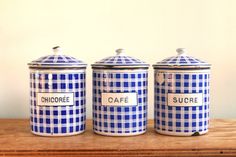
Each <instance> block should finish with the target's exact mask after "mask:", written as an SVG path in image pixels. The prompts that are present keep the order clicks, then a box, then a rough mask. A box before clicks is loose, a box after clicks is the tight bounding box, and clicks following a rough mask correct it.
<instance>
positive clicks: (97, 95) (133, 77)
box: [93, 69, 148, 136]
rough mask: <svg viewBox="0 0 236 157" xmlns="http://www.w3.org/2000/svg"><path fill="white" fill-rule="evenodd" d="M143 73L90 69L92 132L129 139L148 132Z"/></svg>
mask: <svg viewBox="0 0 236 157" xmlns="http://www.w3.org/2000/svg"><path fill="white" fill-rule="evenodd" d="M147 86H148V72H147V70H146V69H126V70H122V69H120V70H118V69H93V129H94V132H96V133H98V134H102V135H108V136H131V135H138V134H142V133H144V132H145V131H146V129H147V92H148V88H147Z"/></svg>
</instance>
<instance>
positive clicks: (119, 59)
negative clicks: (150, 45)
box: [92, 49, 149, 68]
mask: <svg viewBox="0 0 236 157" xmlns="http://www.w3.org/2000/svg"><path fill="white" fill-rule="evenodd" d="M92 67H93V68H95V67H97V68H101V67H110V68H111V67H112V68H122V67H123V68H124V67H127V68H134V67H137V68H138V67H149V64H147V63H146V62H144V61H141V60H139V59H137V58H134V57H130V56H127V55H125V51H124V49H117V50H116V55H115V56H110V57H106V58H104V59H102V60H100V61H97V62H95V64H92Z"/></svg>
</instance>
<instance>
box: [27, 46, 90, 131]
mask: <svg viewBox="0 0 236 157" xmlns="http://www.w3.org/2000/svg"><path fill="white" fill-rule="evenodd" d="M53 51H54V54H53V55H48V56H44V57H41V58H39V59H37V60H34V61H32V62H31V63H29V64H28V65H29V69H30V125H31V131H32V133H34V134H37V135H41V136H68V135H75V134H79V133H82V132H84V130H85V120H86V108H85V107H86V106H85V105H86V97H85V77H86V76H85V69H86V64H85V63H84V62H82V61H80V60H77V59H75V58H73V57H70V56H66V55H62V54H61V49H60V47H58V46H57V47H54V48H53Z"/></svg>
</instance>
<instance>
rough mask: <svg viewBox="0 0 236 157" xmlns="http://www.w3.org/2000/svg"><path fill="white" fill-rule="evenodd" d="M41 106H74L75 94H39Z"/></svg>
mask: <svg viewBox="0 0 236 157" xmlns="http://www.w3.org/2000/svg"><path fill="white" fill-rule="evenodd" d="M37 105H39V106H69V105H74V93H37Z"/></svg>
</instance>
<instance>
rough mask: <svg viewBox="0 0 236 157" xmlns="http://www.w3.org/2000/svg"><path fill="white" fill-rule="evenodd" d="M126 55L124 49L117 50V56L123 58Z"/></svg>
mask: <svg viewBox="0 0 236 157" xmlns="http://www.w3.org/2000/svg"><path fill="white" fill-rule="evenodd" d="M124 53H125V50H124V49H117V50H116V55H117V56H123V55H124Z"/></svg>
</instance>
